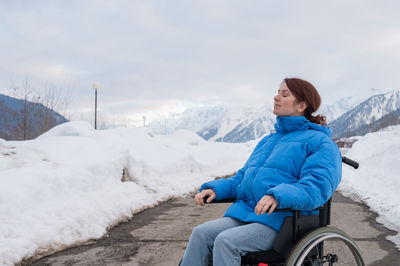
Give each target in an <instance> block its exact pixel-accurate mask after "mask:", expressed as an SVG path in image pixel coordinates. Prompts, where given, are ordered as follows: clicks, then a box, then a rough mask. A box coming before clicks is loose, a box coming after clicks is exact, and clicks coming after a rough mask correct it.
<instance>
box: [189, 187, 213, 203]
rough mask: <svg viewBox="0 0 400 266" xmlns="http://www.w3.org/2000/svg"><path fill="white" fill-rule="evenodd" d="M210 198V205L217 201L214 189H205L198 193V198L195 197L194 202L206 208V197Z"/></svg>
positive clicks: (208, 201) (208, 200)
mask: <svg viewBox="0 0 400 266" xmlns="http://www.w3.org/2000/svg"><path fill="white" fill-rule="evenodd" d="M206 196H208V199H207V203H210V202H211V201H213V200H214V199H215V196H216V195H215V192H214V190H212V189H204V190H203V191H201V192H200V193H197V194H196V196H194V201H195V202H196V203H197V205H200V206H204V205H205V204H204V197H206Z"/></svg>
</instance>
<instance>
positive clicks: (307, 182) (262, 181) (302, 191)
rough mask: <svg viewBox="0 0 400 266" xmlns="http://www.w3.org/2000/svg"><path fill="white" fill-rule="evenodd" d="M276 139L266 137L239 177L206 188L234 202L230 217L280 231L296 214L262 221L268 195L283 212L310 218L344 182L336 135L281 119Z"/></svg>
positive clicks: (295, 119)
mask: <svg viewBox="0 0 400 266" xmlns="http://www.w3.org/2000/svg"><path fill="white" fill-rule="evenodd" d="M275 130H276V132H275V133H272V134H270V135H268V136H266V137H264V138H263V139H262V140H261V141H260V142H259V143H258V144H257V146H256V148H255V149H254V151H253V153H252V154H251V155H250V158H249V159H248V160H247V162H246V164H245V165H244V167H243V168H242V169H240V170H239V171H238V172H237V173H236V175H235V176H232V177H230V178H227V179H218V180H214V181H210V182H207V183H205V184H203V185H202V186H201V188H200V191H202V190H203V189H208V188H210V189H213V190H214V191H215V194H216V199H217V200H218V199H225V198H235V199H236V201H235V202H234V203H233V204H232V205H231V206H230V207H229V208H228V210H227V211H226V213H225V216H227V217H232V218H236V219H238V220H241V221H244V222H258V223H263V224H265V225H268V226H269V227H271V228H273V229H274V230H276V231H279V229H280V227H281V225H282V222H283V220H284V218H285V217H286V216H289V215H292V214H291V212H273V213H272V214H270V215H268V214H263V215H259V216H257V215H256V213H255V211H254V208H255V207H256V205H257V202H258V201H259V200H260V199H261V198H262V197H263V196H265V195H273V196H274V197H275V199H276V200H277V201H278V203H279V205H278V208H291V209H295V210H301V211H305V212H304V213H303V214H305V215H307V214H310V213H311V212H309V211H310V210H312V209H315V208H317V207H319V206H321V205H322V204H324V203H325V202H326V201H327V200H328V199H329V198H330V197H331V196H332V194H333V192H334V191H335V189H336V187H337V186H338V185H339V182H340V180H341V177H342V160H341V154H340V151H339V149H338V147H337V145H336V144H335V143H334V142H333V141H332V140H331V139H330V135H331V130H330V129H329V128H327V127H324V126H320V125H317V124H315V123H311V122H310V121H308V120H307V119H306V118H305V117H304V116H294V117H279V116H278V117H277V123H276V124H275Z"/></svg>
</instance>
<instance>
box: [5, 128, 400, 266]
mask: <svg viewBox="0 0 400 266" xmlns="http://www.w3.org/2000/svg"><path fill="white" fill-rule="evenodd" d="M358 139H359V140H358V141H357V142H356V143H355V144H354V146H353V148H351V149H350V150H348V151H346V153H347V154H346V156H348V157H349V158H352V159H354V160H356V161H359V162H360V168H359V169H358V170H354V169H352V168H350V167H349V166H343V181H342V183H341V185H340V190H341V191H342V192H343V193H345V194H346V195H350V196H352V197H353V198H356V199H361V200H363V201H364V202H366V203H367V204H368V205H369V206H370V207H371V208H372V209H373V210H374V211H376V212H377V213H378V214H379V215H380V217H379V221H380V222H382V223H384V224H385V225H386V226H388V227H390V228H393V229H394V230H396V231H400V193H398V191H397V190H398V188H400V178H398V177H399V176H398V173H400V159H399V158H400V126H397V127H391V128H388V129H386V130H384V131H382V132H377V133H372V134H368V135H366V136H364V137H359V138H358ZM256 143H257V141H252V142H247V143H220V142H207V141H204V140H203V139H202V138H200V137H199V136H197V135H196V134H195V133H192V132H190V131H177V132H175V133H174V134H172V135H167V136H158V135H157V136H154V135H152V134H151V133H149V132H148V131H146V130H144V129H138V128H137V129H126V128H118V129H112V130H104V131H95V130H93V129H92V127H91V126H90V125H89V124H87V123H84V122H69V123H66V124H62V125H60V126H58V127H55V128H53V129H52V130H50V131H49V132H47V133H45V134H43V135H42V136H40V137H38V138H37V139H35V140H31V141H4V140H1V139H0V265H13V264H15V263H18V262H20V261H21V260H22V259H24V258H27V257H31V256H33V255H35V254H36V255H40V254H45V253H46V254H47V253H51V252H54V251H57V250H60V249H63V248H65V247H67V246H73V245H77V244H79V243H83V242H85V241H88V240H90V239H96V238H100V237H102V236H103V235H104V234H105V233H106V230H107V229H108V228H110V227H112V226H114V225H116V224H117V223H119V222H121V221H123V220H126V219H129V218H130V217H132V215H134V214H135V213H137V212H138V211H141V210H143V209H145V208H149V207H152V206H154V205H156V204H158V203H159V202H161V201H164V200H166V199H168V198H169V197H172V196H176V195H183V194H185V193H189V192H192V191H194V190H195V189H196V188H197V187H198V186H199V185H201V184H202V183H203V182H205V181H208V180H211V179H213V178H214V177H215V176H222V175H226V174H231V173H233V172H234V171H236V170H237V169H239V168H240V167H241V166H242V165H243V164H244V162H245V160H246V159H247V158H248V156H249V155H250V153H251V151H252V150H253V148H254V146H255V144H256ZM123 169H126V172H127V174H128V175H127V176H126V177H125V178H124V180H122V172H123ZM123 181H124V182H123ZM391 240H392V241H394V242H395V243H396V244H397V246H398V247H400V238H399V237H398V236H396V237H391Z"/></svg>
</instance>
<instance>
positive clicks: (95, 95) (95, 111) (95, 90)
mask: <svg viewBox="0 0 400 266" xmlns="http://www.w3.org/2000/svg"><path fill="white" fill-rule="evenodd" d="M98 88H99V84H98V83H97V82H95V83H93V89H94V129H97V89H98Z"/></svg>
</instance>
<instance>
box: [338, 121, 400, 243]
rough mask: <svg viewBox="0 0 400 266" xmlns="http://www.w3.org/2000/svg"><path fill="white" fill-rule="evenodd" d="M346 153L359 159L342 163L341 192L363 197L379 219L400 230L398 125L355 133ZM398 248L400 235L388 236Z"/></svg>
mask: <svg viewBox="0 0 400 266" xmlns="http://www.w3.org/2000/svg"><path fill="white" fill-rule="evenodd" d="M358 139H359V140H358V141H357V142H355V143H354V145H353V147H352V148H351V149H350V150H348V151H347V154H346V156H348V157H349V158H352V159H354V160H356V161H358V162H359V163H360V167H359V169H357V170H354V169H353V168H352V167H350V166H347V165H343V180H342V183H341V184H340V186H339V190H341V191H342V192H343V193H344V195H347V196H351V197H352V198H355V199H359V200H362V201H363V202H365V203H366V204H367V205H368V206H369V207H370V208H371V209H372V210H373V211H375V212H377V213H378V214H379V217H378V219H377V221H378V222H380V223H382V224H384V225H385V226H387V227H388V228H391V229H393V230H395V231H397V232H399V231H400V193H399V188H400V178H399V173H400V126H392V127H388V128H386V129H384V130H383V131H380V132H375V133H370V134H367V135H366V136H364V137H358ZM388 239H389V240H391V241H392V242H394V243H395V244H396V246H397V248H400V236H399V234H397V235H396V236H389V237H388Z"/></svg>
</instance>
